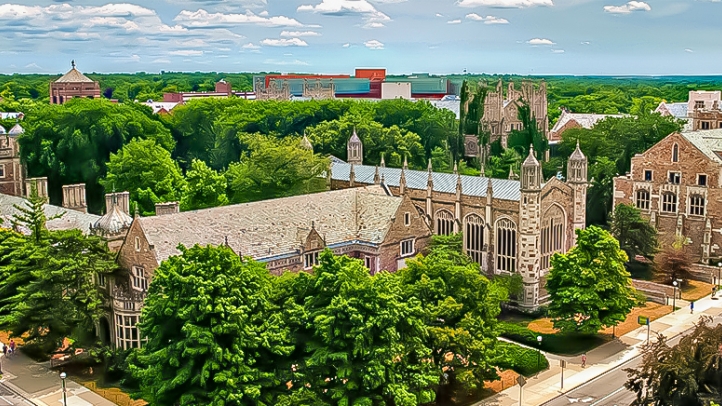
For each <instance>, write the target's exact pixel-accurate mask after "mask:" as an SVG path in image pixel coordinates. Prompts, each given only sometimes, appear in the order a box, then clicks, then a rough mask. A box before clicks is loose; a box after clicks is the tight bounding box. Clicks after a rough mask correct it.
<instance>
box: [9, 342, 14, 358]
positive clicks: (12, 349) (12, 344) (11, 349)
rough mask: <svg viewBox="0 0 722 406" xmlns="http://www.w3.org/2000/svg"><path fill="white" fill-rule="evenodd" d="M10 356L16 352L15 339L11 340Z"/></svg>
mask: <svg viewBox="0 0 722 406" xmlns="http://www.w3.org/2000/svg"><path fill="white" fill-rule="evenodd" d="M8 352H9V353H10V356H11V357H12V355H13V354H15V340H10V351H8Z"/></svg>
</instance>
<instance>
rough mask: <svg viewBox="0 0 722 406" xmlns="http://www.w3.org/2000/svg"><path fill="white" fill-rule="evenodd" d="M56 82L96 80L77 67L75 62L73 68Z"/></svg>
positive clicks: (91, 81) (89, 81) (88, 81)
mask: <svg viewBox="0 0 722 406" xmlns="http://www.w3.org/2000/svg"><path fill="white" fill-rule="evenodd" d="M55 83H95V81H94V80H92V79H90V78H89V77H87V76H85V75H83V74H82V73H80V71H79V70H77V69H75V63H73V68H72V69H70V70H69V71H68V73H66V74H65V75H63V76H61V77H60V79H58V80H56V81H55Z"/></svg>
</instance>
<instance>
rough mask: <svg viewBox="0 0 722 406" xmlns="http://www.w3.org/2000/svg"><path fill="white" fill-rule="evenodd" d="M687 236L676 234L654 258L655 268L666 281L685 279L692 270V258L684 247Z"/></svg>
mask: <svg viewBox="0 0 722 406" xmlns="http://www.w3.org/2000/svg"><path fill="white" fill-rule="evenodd" d="M686 243H687V238H686V237H684V236H677V237H676V238H675V240H674V242H672V244H670V245H669V246H667V247H666V248H665V249H664V251H662V252H661V253H660V254H659V255H658V256H657V258H656V259H655V268H656V270H657V272H658V273H660V274H661V275H663V278H664V279H665V281H666V282H667V283H672V281H676V280H678V279H683V280H687V279H689V277H690V271H691V270H692V258H691V257H690V255H689V253H687V250H686V249H685V245H686Z"/></svg>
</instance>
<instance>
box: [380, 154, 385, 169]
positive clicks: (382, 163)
mask: <svg viewBox="0 0 722 406" xmlns="http://www.w3.org/2000/svg"><path fill="white" fill-rule="evenodd" d="M381 167H382V168H385V167H386V159H384V154H381Z"/></svg>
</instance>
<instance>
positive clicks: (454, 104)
mask: <svg viewBox="0 0 722 406" xmlns="http://www.w3.org/2000/svg"><path fill="white" fill-rule="evenodd" d="M431 105H432V106H434V107H436V108H437V109H446V110H449V111H451V112H452V113H454V114H456V119H457V120H458V119H459V118H461V100H432V101H431Z"/></svg>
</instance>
